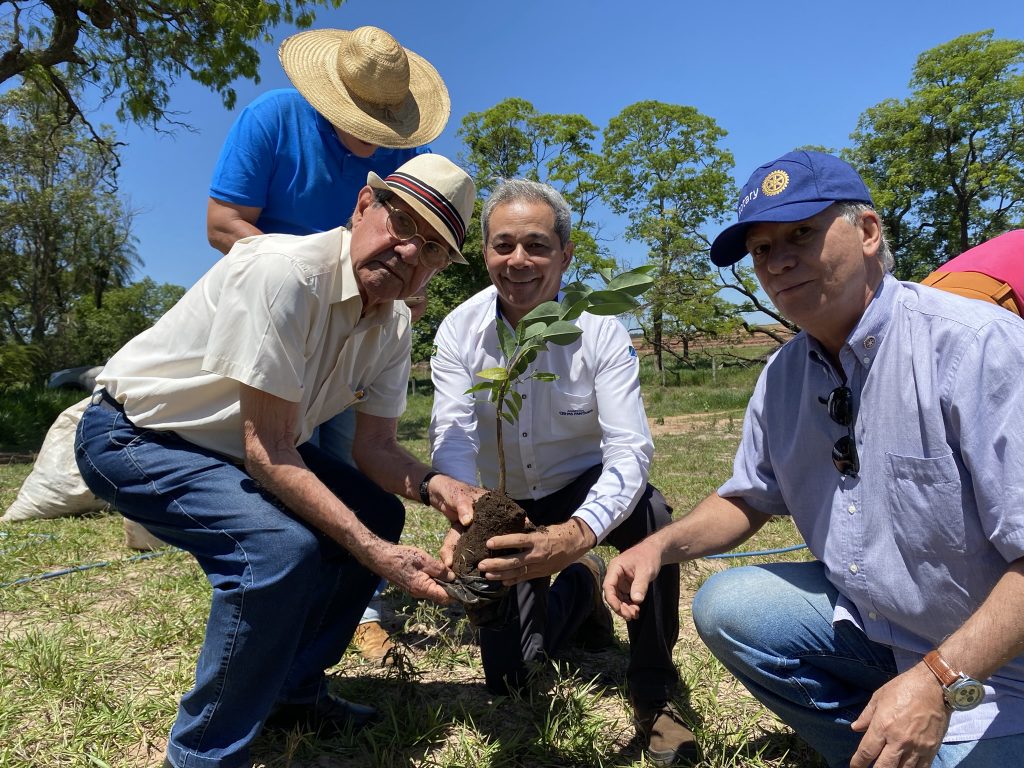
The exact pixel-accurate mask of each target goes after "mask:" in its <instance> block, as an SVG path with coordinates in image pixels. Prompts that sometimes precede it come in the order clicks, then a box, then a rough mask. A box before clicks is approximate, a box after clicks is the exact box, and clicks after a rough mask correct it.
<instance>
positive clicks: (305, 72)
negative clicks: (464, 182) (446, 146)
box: [277, 27, 451, 148]
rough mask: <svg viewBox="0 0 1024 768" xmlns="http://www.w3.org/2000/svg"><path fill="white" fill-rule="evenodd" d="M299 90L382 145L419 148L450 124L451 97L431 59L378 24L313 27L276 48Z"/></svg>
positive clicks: (351, 130) (343, 124)
mask: <svg viewBox="0 0 1024 768" xmlns="http://www.w3.org/2000/svg"><path fill="white" fill-rule="evenodd" d="M277 55H278V58H279V59H280V60H281V66H283V67H284V71H285V73H286V74H287V75H288V79H289V80H291V81H292V84H293V85H294V86H295V87H296V88H297V89H298V91H299V93H301V94H302V95H303V97H305V99H306V100H307V101H308V102H309V103H310V104H312V105H313V107H314V109H316V111H317V112H319V113H320V114H321V115H323V116H324V117H325V118H327V119H328V120H329V121H330V122H331V124H332V125H334V126H335V127H337V128H340V129H341V130H342V131H344V132H345V133H348V134H351V135H352V136H354V137H355V138H357V139H360V140H361V141H365V142H367V143H369V144H376V145H378V146H381V147H394V148H408V147H419V146H422V145H423V144H427V143H428V142H431V141H433V140H434V139H436V138H437V137H438V136H439V135H440V134H441V131H443V130H444V127H445V125H446V124H447V123H448V116H449V115H450V114H451V100H450V99H449V98H448V89H447V88H446V87H445V85H444V80H442V79H441V76H440V75H439V74H438V73H437V70H436V69H434V67H433V66H431V64H430V62H428V61H427V60H426V59H424V58H423V57H422V56H419V55H417V54H415V53H413V52H412V51H410V50H409V49H408V48H403V47H402V46H401V45H399V44H398V41H397V40H395V38H393V37H392V36H391V35H389V34H388V33H387V32H385V31H384V30H383V29H378V28H377V27H359V28H358V29H355V30H352V31H347V30H344V29H314V30H310V31H308V32H300V33H299V34H297V35H292V36H291V37H289V38H288V39H286V40H285V41H284V42H283V43H281V47H280V48H279V49H278V51H277Z"/></svg>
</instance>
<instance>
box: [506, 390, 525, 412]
mask: <svg viewBox="0 0 1024 768" xmlns="http://www.w3.org/2000/svg"><path fill="white" fill-rule="evenodd" d="M508 396H509V397H511V398H512V399H513V400H514V401H515V404H516V410H517V411H518V410H519V409H520V408H522V407H523V396H522V395H520V394H519V393H518V392H516V391H515V390H514V389H513V390H511V391H510V392H509V393H508Z"/></svg>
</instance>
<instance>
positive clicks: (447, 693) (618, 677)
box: [0, 369, 817, 768]
mask: <svg viewBox="0 0 1024 768" xmlns="http://www.w3.org/2000/svg"><path fill="white" fill-rule="evenodd" d="M753 375H756V374H751V373H750V372H749V371H745V370H742V369H735V370H734V369H729V370H728V371H727V372H725V371H719V372H718V374H717V376H716V381H714V382H710V381H703V382H701V381H698V380H694V381H693V382H691V383H689V384H688V385H687V386H684V387H679V388H671V389H658V388H655V387H653V386H650V385H647V386H645V401H646V403H647V406H648V413H649V416H650V417H651V420H652V430H653V432H654V433H655V445H656V459H655V463H654V469H653V475H652V480H653V482H654V483H655V484H656V485H657V486H658V487H659V488H660V489H661V490H662V491H663V492H664V493H665V495H666V497H667V498H668V499H669V500H670V502H671V503H672V504H673V505H674V507H675V510H676V515H677V516H678V515H680V514H683V513H685V512H686V511H687V510H689V509H690V508H691V507H692V506H693V505H694V504H695V503H696V502H697V501H699V500H700V499H701V498H702V497H703V496H704V495H706V494H707V493H708V492H710V491H711V490H713V489H714V488H715V487H717V485H718V484H719V483H720V482H721V481H722V480H723V479H724V478H725V477H726V476H727V475H728V473H729V471H730V468H731V462H732V454H733V452H734V451H735V447H736V445H737V443H738V441H739V435H740V428H741V424H742V417H743V408H744V406H745V403H746V399H747V397H749V394H750V391H751V387H752V384H753ZM429 409H430V399H429V395H425V394H417V395H416V396H414V397H412V398H410V403H409V410H408V413H407V414H406V416H405V417H403V419H402V421H401V423H400V433H401V438H402V441H403V443H404V444H405V445H406V446H408V447H409V448H410V449H411V450H412V451H413V452H415V453H417V454H418V455H420V456H424V455H425V454H426V448H427V442H426V440H427V425H428V419H429ZM28 471H29V466H28V465H27V464H8V465H5V466H0V509H2V508H4V507H6V506H7V504H9V503H10V502H11V501H12V500H13V498H14V495H15V494H16V492H17V489H18V487H19V485H20V483H21V481H22V480H23V479H24V477H25V476H26V475H27V473H28ZM444 527H445V523H444V522H443V520H442V519H441V516H440V515H439V514H437V513H436V512H434V511H432V510H427V509H426V508H424V507H422V506H420V505H418V504H413V503H409V504H408V521H407V526H406V530H405V533H404V534H403V540H404V541H406V542H408V543H413V544H416V545H418V546H420V547H423V548H424V549H427V550H428V551H436V550H437V549H438V547H439V545H440V542H441V539H442V536H443V533H444ZM798 541H799V537H798V535H797V534H796V532H795V531H794V530H793V528H792V526H791V525H790V523H789V522H788V521H787V520H776V521H773V522H772V523H770V524H769V525H768V526H766V527H765V529H763V530H762V531H761V532H759V534H758V535H757V537H755V538H754V539H752V540H751V541H750V542H748V543H747V544H746V545H745V546H744V549H746V550H747V551H754V550H761V549H767V548H774V547H784V546H787V545H791V544H794V543H797V542H798ZM598 551H599V552H600V553H601V554H602V556H604V557H605V558H606V559H610V558H611V557H612V556H613V555H614V552H613V550H612V549H610V548H608V547H600V548H599V549H598ZM135 554H136V553H134V552H131V551H130V550H127V549H126V548H125V546H124V544H123V534H122V527H121V519H120V517H118V516H117V515H116V514H106V515H99V516H93V517H89V518H61V519H56V520H44V521H33V522H26V523H19V524H16V525H7V526H2V527H0V583H3V584H7V583H9V582H12V581H14V580H16V579H19V578H21V577H26V576H32V575H38V574H44V573H48V572H53V571H56V570H58V569H62V568H67V567H69V566H79V565H88V564H91V563H97V562H106V563H109V564H108V565H104V566H102V567H96V568H90V569H87V570H82V571H79V572H74V573H70V574H68V575H64V576H60V577H58V578H51V579H46V580H38V581H30V582H28V583H25V584H21V585H18V586H5V587H2V588H0V637H2V640H0V766H2V767H3V768H22V767H24V768H29V766H32V767H35V766H47V767H48V768H65V767H67V768H72V767H75V768H77V767H78V766H90V767H92V768H103V767H104V766H118V767H123V766H127V767H129V768H136V767H141V766H158V765H159V764H160V761H161V759H162V751H163V747H164V745H165V743H166V734H167V732H168V730H169V728H170V725H171V723H172V722H173V719H174V716H175V709H176V705H177V699H178V697H179V696H180V695H181V693H182V692H183V691H185V690H187V689H188V688H189V686H190V682H191V675H192V671H193V667H194V664H195V657H196V654H197V652H198V650H199V646H200V643H201V641H202V632H203V626H204V623H205V618H206V610H207V602H208V598H209V588H208V586H207V584H206V581H205V579H204V578H203V576H202V574H201V573H200V571H199V569H198V567H197V566H196V565H195V563H194V561H193V560H192V559H191V558H190V557H189V556H187V555H186V554H184V553H182V552H179V551H175V550H163V551H162V552H161V554H160V556H158V557H154V558H151V559H147V560H131V559H130V558H132V557H133V556H134V555H135ZM806 556H807V555H806V552H794V553H791V554H788V555H780V556H776V557H775V558H772V559H783V558H790V559H793V558H805V557H806ZM766 559H768V558H764V557H761V558H742V559H730V560H701V561H698V562H695V563H691V564H687V565H685V566H684V567H683V569H682V571H683V572H682V595H683V596H682V599H681V602H680V614H681V622H680V623H681V628H682V629H681V637H680V641H679V643H678V644H677V646H676V648H675V659H676V662H677V664H678V667H679V669H680V673H681V675H682V677H683V679H684V681H686V682H687V683H688V687H689V690H690V693H689V695H688V697H686V698H684V699H683V700H681V702H680V703H681V704H682V705H683V706H684V709H685V711H686V712H687V713H688V717H689V721H690V724H691V726H692V727H693V728H694V730H695V731H696V732H697V733H698V735H699V737H700V739H701V741H702V744H703V746H704V749H705V759H704V762H702V765H704V766H709V767H714V768H739V767H740V766H743V767H744V768H746V767H750V768H795V767H796V766H801V767H803V766H809V765H817V763H816V759H815V757H814V756H813V755H812V753H810V752H809V751H808V750H807V748H806V747H804V746H803V745H802V744H801V743H800V742H799V741H798V740H797V739H795V737H794V736H793V735H792V734H791V732H790V731H789V730H788V729H787V728H785V726H783V725H782V724H781V723H780V722H779V721H778V720H777V719H776V718H775V717H774V716H772V715H771V714H770V713H768V712H767V711H766V710H765V709H764V708H763V707H761V706H760V705H759V704H758V703H757V702H756V701H754V700H753V699H752V698H751V697H750V696H749V695H748V694H747V693H746V692H745V691H744V690H743V688H742V686H740V685H739V684H738V683H737V682H736V681H735V680H734V679H733V678H732V677H731V675H729V673H728V672H727V671H726V670H725V669H724V668H722V666H721V665H720V664H718V662H717V661H716V660H715V659H714V658H713V657H711V655H710V654H709V653H708V652H707V651H706V650H705V648H704V646H703V645H702V643H701V642H700V640H699V639H698V638H697V637H696V633H695V632H694V630H693V626H692V622H691V621H690V615H689V603H690V598H691V597H692V595H693V593H694V591H696V589H697V588H698V587H699V586H700V584H701V583H703V581H704V579H706V578H707V576H708V575H710V574H711V573H713V572H715V571H716V570H718V569H721V568H726V567H730V566H732V565H735V564H739V563H747V562H757V561H764V560H766ZM385 597H386V601H387V604H388V607H389V609H390V614H389V616H388V617H387V618H386V621H385V623H386V624H387V625H388V627H389V629H390V630H391V631H392V632H393V635H394V636H395V637H396V638H397V639H398V640H399V646H398V652H397V654H396V661H397V663H396V665H395V666H394V667H392V668H389V669H381V668H379V667H375V666H373V665H370V664H369V663H366V662H364V661H363V660H362V659H361V658H360V657H359V656H358V655H357V654H355V653H352V652H349V653H347V654H346V655H345V657H344V658H343V659H342V662H341V663H340V664H339V665H338V667H337V668H336V669H334V670H332V672H331V675H332V685H333V686H334V687H335V689H336V690H337V692H338V693H340V694H341V695H343V696H346V697H349V698H352V699H354V700H357V701H366V702H369V703H373V704H375V705H376V706H378V707H380V708H381V709H382V710H383V712H384V715H385V719H384V722H382V723H381V724H379V725H377V726H375V727H373V728H372V729H369V730H367V731H365V732H364V733H362V734H360V735H359V736H357V737H353V738H334V739H318V738H314V737H313V736H312V735H310V734H303V733H298V732H296V733H293V734H290V735H287V736H282V737H276V738H275V737H269V736H261V737H260V738H259V739H258V740H257V742H256V744H255V747H254V760H255V763H254V764H255V765H257V766H261V767H264V766H265V767H266V768H300V767H309V768H312V767H313V766H316V767H317V768H324V767H328V768H329V767H331V766H357V767H360V768H361V767H363V766H367V767H369V766H374V767H376V766H381V767H383V766H423V767H424V768H425V767H427V766H430V767H431V768H463V767H465V768H469V767H470V766H472V768H512V767H516V768H519V767H523V768H527V767H528V768H534V767H538V768H544V767H545V766H552V767H553V766H630V767H632V768H643V766H645V765H646V763H645V761H644V760H643V758H642V755H641V749H640V746H641V745H639V744H638V743H637V742H636V741H635V740H634V739H633V727H632V724H631V721H630V711H629V707H628V703H627V698H626V691H625V690H624V687H623V684H622V681H623V679H624V674H625V669H626V664H627V661H628V659H627V647H626V644H625V636H626V635H625V626H624V624H623V623H622V622H621V621H620V620H618V619H617V620H616V629H617V633H618V636H619V638H620V640H621V641H622V642H620V644H619V647H617V648H614V649H611V650H607V651H603V652H600V653H585V652H582V651H572V652H570V653H569V654H568V655H567V657H566V659H564V660H563V661H562V662H561V663H560V666H559V667H558V668H554V667H552V669H550V670H548V672H547V673H546V674H545V675H544V676H543V679H544V685H543V686H542V687H541V688H540V689H539V690H538V692H536V693H535V694H533V695H532V696H529V697H524V698H518V699H509V698H500V697H497V698H495V697H491V696H489V695H488V694H487V693H486V691H485V690H484V687H483V670H482V668H481V664H480V654H479V649H478V647H477V646H476V645H475V643H474V638H473V632H472V630H471V629H470V627H469V625H468V622H467V621H466V618H465V616H464V614H463V613H462V612H461V610H459V609H456V608H444V607H440V606H436V605H433V604H430V603H425V602H420V601H416V600H413V599H411V598H409V597H407V596H405V595H404V594H402V593H400V592H398V591H397V590H396V589H394V588H389V590H388V592H387V593H386V595H385ZM253 673H254V674H258V670H254V671H253Z"/></svg>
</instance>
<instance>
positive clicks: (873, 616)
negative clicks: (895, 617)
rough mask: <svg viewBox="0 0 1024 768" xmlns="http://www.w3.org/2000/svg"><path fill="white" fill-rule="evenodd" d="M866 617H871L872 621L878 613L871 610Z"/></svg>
mask: <svg viewBox="0 0 1024 768" xmlns="http://www.w3.org/2000/svg"><path fill="white" fill-rule="evenodd" d="M868 618H869V619H871V620H872V621H874V620H875V619H877V618H878V614H877V613H875V612H874V611H871V612H870V613H868Z"/></svg>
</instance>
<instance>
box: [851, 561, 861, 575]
mask: <svg viewBox="0 0 1024 768" xmlns="http://www.w3.org/2000/svg"><path fill="white" fill-rule="evenodd" d="M859 570H860V568H858V567H857V564H856V563H850V573H856V572H857V571H859Z"/></svg>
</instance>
